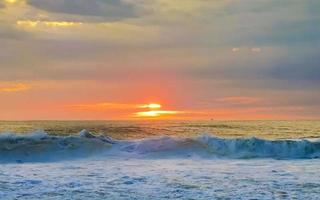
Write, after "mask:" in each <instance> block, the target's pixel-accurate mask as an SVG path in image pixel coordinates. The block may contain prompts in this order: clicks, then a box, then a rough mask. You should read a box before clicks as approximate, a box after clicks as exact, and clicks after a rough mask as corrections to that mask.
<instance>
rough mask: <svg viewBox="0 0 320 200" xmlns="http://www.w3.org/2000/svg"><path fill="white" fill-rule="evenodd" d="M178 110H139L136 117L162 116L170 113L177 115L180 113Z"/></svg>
mask: <svg viewBox="0 0 320 200" xmlns="http://www.w3.org/2000/svg"><path fill="white" fill-rule="evenodd" d="M178 113H179V112H178V111H168V110H151V111H145V112H137V113H135V116H136V117H146V118H149V117H162V116H168V115H175V114H178Z"/></svg>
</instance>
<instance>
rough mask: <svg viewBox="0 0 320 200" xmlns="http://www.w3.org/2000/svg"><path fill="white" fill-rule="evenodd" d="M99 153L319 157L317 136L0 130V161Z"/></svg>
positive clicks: (319, 143)
mask: <svg viewBox="0 0 320 200" xmlns="http://www.w3.org/2000/svg"><path fill="white" fill-rule="evenodd" d="M92 156H99V157H102V158H106V159H108V156H113V157H133V158H162V157H186V158H189V157H194V156H197V157H201V158H206V159H211V158H233V159H250V158H251V159H252V158H274V159H312V158H320V140H317V141H309V140H275V141H270V140H262V139H257V138H245V139H224V138H218V137H213V136H208V135H204V136H201V137H197V138H172V137H161V138H152V139H144V140H132V141H122V140H121V141H120V140H113V139H111V138H109V137H105V136H95V135H92V134H90V133H89V132H87V131H85V130H84V131H81V132H80V133H79V134H78V135H73V136H51V135H48V134H46V133H34V134H29V135H16V134H1V135H0V163H10V162H21V163H23V162H54V161H60V160H71V159H79V158H88V157H92Z"/></svg>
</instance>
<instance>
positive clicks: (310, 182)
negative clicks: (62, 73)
mask: <svg viewBox="0 0 320 200" xmlns="http://www.w3.org/2000/svg"><path fill="white" fill-rule="evenodd" d="M84 129H86V130H84ZM0 132H2V134H0V199H319V198H320V173H319V172H320V140H319V139H318V138H320V134H319V133H320V122H319V121H228V122H226V121H225V122H224V121H201V122H195V121H193V122H188V121H147V122H142V121H139V122H133V121H130V122H124V121H92V122H88V121H87V122H75V121H74V122H52V121H51V122H46V121H42V122H40V121H39V122H0Z"/></svg>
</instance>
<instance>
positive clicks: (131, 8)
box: [0, 0, 320, 120]
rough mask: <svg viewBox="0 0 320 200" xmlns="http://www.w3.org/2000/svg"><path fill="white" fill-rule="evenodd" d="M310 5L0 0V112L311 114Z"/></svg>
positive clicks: (24, 115) (319, 72)
mask: <svg viewBox="0 0 320 200" xmlns="http://www.w3.org/2000/svg"><path fill="white" fill-rule="evenodd" d="M319 8H320V1H319V0H303V1H301V0H281V1H279V0H54V1H53V0H0V110H1V112H0V120H117V119H149V118H165V119H221V120H230V119H235V120H244V119H248V120H250V119H319V118H320V56H319V55H320V53H319V52H320V25H319V24H320V12H319ZM152 105H153V106H152Z"/></svg>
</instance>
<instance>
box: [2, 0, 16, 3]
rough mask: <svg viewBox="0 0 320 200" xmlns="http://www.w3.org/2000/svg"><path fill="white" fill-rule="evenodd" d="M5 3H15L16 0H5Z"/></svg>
mask: <svg viewBox="0 0 320 200" xmlns="http://www.w3.org/2000/svg"><path fill="white" fill-rule="evenodd" d="M5 2H6V3H16V2H17V0H5Z"/></svg>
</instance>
